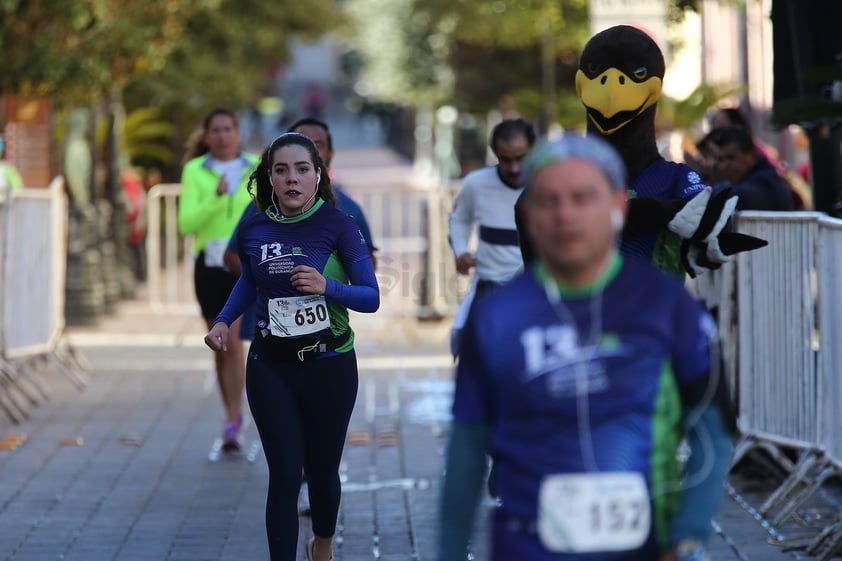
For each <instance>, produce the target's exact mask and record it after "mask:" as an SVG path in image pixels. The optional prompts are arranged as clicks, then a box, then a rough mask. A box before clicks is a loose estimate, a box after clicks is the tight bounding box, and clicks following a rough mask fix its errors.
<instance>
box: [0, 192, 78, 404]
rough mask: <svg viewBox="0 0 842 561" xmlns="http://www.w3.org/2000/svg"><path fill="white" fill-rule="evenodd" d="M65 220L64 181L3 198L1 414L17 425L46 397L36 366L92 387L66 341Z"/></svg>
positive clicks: (0, 206)
mask: <svg viewBox="0 0 842 561" xmlns="http://www.w3.org/2000/svg"><path fill="white" fill-rule="evenodd" d="M67 220H68V206H67V197H66V195H65V193H64V181H63V179H62V178H56V179H55V180H54V181H53V182H52V183H51V184H50V185H49V187H47V188H46V189H20V190H16V191H11V192H9V193H5V194H2V193H0V410H3V411H4V412H5V413H6V414H7V416H8V417H9V418H11V419H12V421H19V420H21V419H22V418H25V417H26V416H27V410H26V405H27V404H28V405H37V404H38V403H39V400H40V398H43V397H46V390H45V388H44V386H43V384H41V383H40V382H39V379H38V377H37V376H36V375H35V373H34V372H33V367H32V364H31V363H30V362H29V361H30V359H32V358H34V357H45V358H47V359H50V361H51V362H54V363H55V364H56V366H58V367H59V368H60V369H61V370H62V371H63V372H64V373H65V374H66V375H67V376H68V378H69V379H70V380H71V381H72V382H73V383H75V384H76V385H77V386H79V387H82V386H84V385H85V383H86V378H85V370H86V366H85V363H84V359H83V357H81V355H79V354H78V353H77V352H76V351H75V349H73V348H72V347H70V345H69V344H68V343H67V341H65V339H64V337H63V333H64V327H65V319H64V318H65V316H64V304H65V297H64V295H65V277H66V258H67Z"/></svg>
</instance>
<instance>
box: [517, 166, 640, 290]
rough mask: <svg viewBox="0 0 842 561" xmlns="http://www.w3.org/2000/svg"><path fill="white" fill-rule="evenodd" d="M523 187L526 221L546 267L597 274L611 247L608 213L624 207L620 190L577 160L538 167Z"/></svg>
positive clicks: (611, 239) (580, 273)
mask: <svg viewBox="0 0 842 561" xmlns="http://www.w3.org/2000/svg"><path fill="white" fill-rule="evenodd" d="M527 189H528V190H529V191H528V195H527V205H526V211H527V224H528V227H529V230H530V234H531V237H532V239H533V240H534V242H535V245H536V248H537V250H538V253H539V254H540V255H541V257H542V259H543V260H544V261H545V262H546V264H547V266H548V267H550V268H552V269H554V270H556V271H559V272H562V273H564V274H567V275H572V276H575V277H581V276H589V275H591V274H599V273H600V272H601V267H602V265H603V264H604V263H605V260H606V259H607V258H608V256H609V254H610V252H611V250H612V248H613V247H614V237H615V234H616V232H615V231H614V227H613V226H612V224H611V213H612V212H621V213H624V212H625V206H626V195H625V192H624V191H621V190H620V191H615V190H613V189H612V188H611V184H610V182H609V181H608V178H607V177H606V176H605V174H604V173H603V172H602V170H601V169H599V168H598V167H597V166H596V165H594V164H593V163H591V162H589V161H587V160H581V159H569V160H564V161H562V162H557V163H555V164H551V165H549V166H546V167H544V168H542V169H541V170H540V171H538V173H537V174H535V176H534V177H533V178H532V180H531V182H530V184H529V186H528V187H527ZM615 209H616V210H615Z"/></svg>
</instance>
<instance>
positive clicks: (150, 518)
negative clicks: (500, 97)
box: [0, 302, 793, 561]
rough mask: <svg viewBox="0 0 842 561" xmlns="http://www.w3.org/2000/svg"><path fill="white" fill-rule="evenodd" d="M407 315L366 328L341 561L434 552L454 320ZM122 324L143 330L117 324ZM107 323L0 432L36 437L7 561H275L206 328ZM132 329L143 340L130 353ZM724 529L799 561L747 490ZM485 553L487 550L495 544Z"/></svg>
mask: <svg viewBox="0 0 842 561" xmlns="http://www.w3.org/2000/svg"><path fill="white" fill-rule="evenodd" d="M402 323H403V324H404V325H402V326H400V327H399V328H395V326H394V325H393V326H392V329H391V330H388V331H384V330H382V329H380V326H378V325H377V324H376V323H375V322H372V323H368V324H366V323H365V322H362V323H361V325H360V326H359V331H360V333H359V340H360V346H359V356H360V365H361V369H360V370H361V380H360V389H359V395H358V399H357V405H356V409H355V411H354V414H353V417H352V421H351V426H350V430H349V437H348V443H347V446H346V450H345V455H344V459H343V462H342V478H343V485H344V493H343V500H342V506H341V512H340V520H339V529H338V533H337V536H336V559H337V561H345V560H348V561H351V560H353V561H356V560H365V559H373V560H377V559H380V560H393V561H398V560H409V559H414V560H431V559H433V552H434V545H433V544H434V539H435V525H436V514H435V509H436V499H437V495H438V492H439V485H440V474H441V469H442V447H443V445H444V439H445V436H446V431H447V425H448V417H449V412H448V411H449V405H450V398H451V393H452V373H451V368H450V367H449V366H448V365H447V364H446V361H447V355H446V346H445V345H446V343H445V341H446V338H445V336H446V333H447V329H446V328H447V325H446V322H441V323H417V322H415V321H413V320H404V321H403V322H402ZM120 325H121V326H126V329H128V327H127V326H132V329H133V330H134V332H126V331H123V332H120V331H112V330H115V329H117V326H120ZM100 329H101V331H100V333H101V334H103V335H97V334H96V333H94V332H92V331H91V330H90V329H77V330H71V332H70V334H69V339H70V340H71V341H75V343H76V344H77V345H78V346H79V348H80V349H81V350H82V351H83V353H84V354H85V356H86V357H87V359H88V360H89V361H90V363H91V365H92V366H93V372H92V375H91V382H90V385H89V386H88V388H87V389H85V390H84V391H82V392H78V391H77V390H76V389H75V388H73V387H72V386H71V385H70V384H69V383H67V381H65V380H64V379H62V378H61V377H60V373H58V372H57V371H47V372H45V373H44V374H43V375H42V376H43V378H44V379H45V380H46V381H47V383H48V385H49V387H50V391H51V394H52V399H51V401H50V402H48V403H46V404H44V405H42V406H40V407H38V408H37V409H35V410H34V414H33V416H32V418H31V419H30V420H29V421H27V422H26V423H24V424H23V425H21V426H19V427H13V426H10V425H8V424H6V425H3V424H0V438H2V437H3V436H5V435H7V434H11V433H17V432H22V433H26V440H25V442H23V444H22V445H21V446H20V447H19V448H18V449H17V450H13V451H0V474H2V477H0V559H2V560H6V561H40V560H47V559H50V560H55V559H62V560H66V561H67V560H79V561H82V560H84V561H97V560H120V561H123V560H125V561H128V560H137V561H146V560H149V561H158V560H178V561H206V560H225V561H227V560H231V561H234V560H242V559H255V560H264V559H267V558H268V553H267V549H266V545H265V542H266V540H265V536H264V530H263V508H264V504H265V490H266V485H267V471H266V466H265V461H264V458H263V455H262V451H261V449H260V446H259V442H258V441H257V436H256V432H255V430H254V427H253V426H251V427H250V428H249V429H248V431H247V445H246V453H245V455H244V457H243V458H241V459H238V460H233V461H232V460H230V459H227V458H223V459H220V460H219V461H210V460H209V454H210V453H211V448H212V444H213V443H214V440H215V439H216V437H217V435H218V433H219V429H220V418H221V405H220V404H219V402H218V398H217V394H216V389H215V386H214V379H213V377H212V376H211V374H210V372H211V368H212V361H211V355H210V352H209V351H207V350H206V349H204V348H203V347H202V346H201V336H202V333H203V331H202V328H201V322H198V321H188V318H185V317H183V316H182V317H179V316H162V315H154V314H151V313H150V312H148V311H144V306H143V304H142V303H139V302H128V303H124V304H122V305H121V306H120V308H119V311H118V313H117V314H116V315H115V317H113V318H110V319H108V320H107V321H105V322H103V325H101V326H100ZM388 333H391V337H389V336H388V335H387V334H388ZM144 334H145V335H146V336H147V337H148V339H147V341H146V342H145V341H144V339H143V337H141V336H142V335H144ZM132 336H135V337H137V341H138V343H137V344H135V345H132V346H127V345H126V344H125V343H124V341H125V340H128V339H130V338H131V337H132ZM166 336H168V337H169V341H165V342H167V343H168V344H162V342H160V341H156V340H155V337H158V338H161V339H162V340H165V339H166ZM412 341H418V342H419V344H413V343H412ZM421 341H424V342H425V343H423V344H421V343H420V342H421ZM301 522H302V525H301V532H300V533H301V536H302V539H300V542H301V543H302V544H303V542H304V539H305V538H306V537H307V536H309V535H310V533H309V532H310V530H309V526H308V519H306V518H304V519H302V520H301ZM717 525H718V527H719V528H720V531H721V535H715V536H714V537H713V539H712V541H711V552H712V559H714V560H727V561H730V560H743V561H745V560H751V561H775V560H783V559H792V558H793V557H792V556H790V555H789V554H784V553H782V552H781V550H780V549H779V548H777V547H774V546H771V545H769V543H768V540H769V538H770V534H769V533H768V532H767V531H766V530H765V529H764V528H763V527H762V526H761V524H760V523H759V522H758V521H756V520H755V519H753V518H752V517H751V516H750V515H749V513H748V512H747V511H746V510H745V509H744V508H742V507H741V506H739V505H738V504H737V502H735V501H734V500H732V499H728V500H726V502H725V504H724V506H723V509H722V512H721V513H720V514H719V516H718V517H717ZM482 535H483V534H482V532H481V531H480V536H482ZM477 550H478V551H477V559H486V558H487V547H486V545H485V543H484V542H483V541H482V540H480V541H479V543H478V545H477ZM301 551H302V554H301V558H302V559H303V550H301Z"/></svg>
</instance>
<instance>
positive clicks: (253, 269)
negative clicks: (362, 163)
mask: <svg viewBox="0 0 842 561" xmlns="http://www.w3.org/2000/svg"><path fill="white" fill-rule="evenodd" d="M237 247H238V253H239V256H240V263H241V266H242V274H241V277H240V280H239V281H237V285H236V286H235V287H234V290H233V292H232V294H231V297H230V298H229V300H228V303H227V304H226V305H225V308H224V309H223V310H222V312H221V313H220V315H219V317H218V318H217V321H223V322H225V323H226V324H228V325H230V324H231V322H232V321H233V320H234V319H236V318H237V317H239V315H240V314H241V313H242V312H243V310H244V309H245V307H246V306H247V305H248V304H249V303H250V302H255V305H256V313H255V316H256V327H257V329H264V328H266V329H269V328H270V321H271V318H270V317H269V301H270V300H271V299H275V298H286V297H301V296H304V295H303V294H302V293H301V292H299V291H298V290H297V289H296V288H295V287H293V286H292V284H291V281H290V277H291V276H292V269H293V267H295V266H297V265H307V266H310V267H313V268H314V269H316V270H317V271H319V272H320V273H321V274H322V275H324V277H325V278H326V279H327V289H326V291H325V294H324V296H325V301H326V305H327V316H328V319H329V327H327V328H325V329H323V330H321V331H315V332H312V333H309V334H308V336H310V337H317V338H322V337H334V336H339V335H342V334H344V333H345V332H346V331H348V330H350V329H351V328H350V326H349V323H348V308H351V309H355V310H358V311H362V312H373V311H374V310H376V309H377V307H378V306H379V303H380V296H379V290H378V287H377V279H376V277H375V276H374V267H373V265H372V263H371V256H370V254H369V251H368V246H367V245H366V241H365V239H364V238H363V236H362V234H361V233H360V229H359V227H358V226H357V224H356V223H355V222H354V220H353V219H352V218H351V217H349V216H348V215H346V214H345V213H344V212H342V211H340V210H338V209H336V208H334V207H333V206H331V205H328V204H325V203H324V201H323V200H322V199H317V200H316V203H315V204H314V205H313V206H312V207H311V208H310V209H308V210H307V211H306V212H304V213H303V214H301V215H298V216H293V217H290V218H286V219H283V220H282V221H277V220H273V219H271V218H269V216H267V214H265V213H257V214H253V215H252V216H250V217H248V218H246V219H244V220H243V222H242V223H241V224H240V226H239V230H238V232H237ZM308 313H309V312H308ZM313 317H315V316H313ZM319 319H321V318H319ZM353 345H354V337H353V332H352V333H351V336H350V338H349V339H348V342H347V343H345V344H344V345H343V346H342V347H340V348H339V349H337V352H345V351H348V350H350V349H351V348H352V347H353Z"/></svg>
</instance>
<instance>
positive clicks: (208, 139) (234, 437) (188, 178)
mask: <svg viewBox="0 0 842 561" xmlns="http://www.w3.org/2000/svg"><path fill="white" fill-rule="evenodd" d="M200 132H201V137H197V140H199V143H198V144H197V147H198V148H199V149H198V150H197V151H196V152H198V153H199V154H202V155H200V156H198V157H194V158H193V159H191V160H189V161H188V162H187V163H186V164H185V165H184V170H183V171H182V175H181V200H180V201H179V206H178V229H179V231H180V232H181V234H183V235H190V234H195V236H196V239H195V243H194V246H193V252H194V255H195V257H196V260H195V265H194V268H193V282H194V285H195V289H196V298H197V299H198V301H199V306H200V307H201V310H202V317H203V318H204V319H205V322H206V323H207V324H208V329H210V326H211V322H212V321H213V319H214V318H216V316H218V315H219V312H221V311H222V307H223V306H224V305H225V301H226V300H227V299H228V295H229V294H230V293H231V290H232V289H233V288H234V284H236V282H237V275H234V274H233V273H232V272H231V271H229V270H228V269H227V268H226V267H225V264H224V262H223V259H222V257H223V254H224V252H225V247H226V246H227V245H228V240H229V239H230V238H231V234H232V233H233V232H234V228H236V226H237V223H238V222H239V220H240V216H241V215H242V214H243V210H244V209H245V207H246V205H248V203H249V202H250V201H251V196H250V195H249V192H248V178H249V174H251V171H252V169H253V168H254V166H255V165H256V163H257V157H256V156H254V155H252V154H247V153H244V152H241V151H240V133H239V130H238V127H237V119H236V117H235V116H234V114H233V113H232V112H231V111H229V110H227V109H214V110H213V111H211V112H210V113H208V115H207V116H206V117H205V120H204V123H203V126H202V130H201V131H200ZM194 155H195V154H194ZM240 321H241V320H240V319H237V320H236V321H235V322H234V323H235V329H236V330H237V332H239V329H240ZM214 356H215V359H216V372H217V381H218V383H219V389H220V393H221V394H222V402H223V404H224V406H225V424H224V429H223V437H222V449H223V450H224V451H227V452H234V451H237V450H239V449H240V444H241V441H242V431H243V398H242V397H243V390H244V387H245V353H244V349H243V345H241V344H240V345H230V346H229V347H228V350H227V351H226V352H224V353H216V354H215V355H214Z"/></svg>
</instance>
